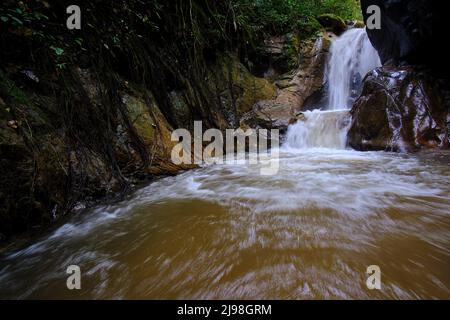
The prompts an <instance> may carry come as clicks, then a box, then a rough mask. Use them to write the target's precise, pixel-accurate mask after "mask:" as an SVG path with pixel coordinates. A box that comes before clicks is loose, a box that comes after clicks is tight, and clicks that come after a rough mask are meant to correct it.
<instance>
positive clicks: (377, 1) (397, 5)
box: [361, 0, 433, 65]
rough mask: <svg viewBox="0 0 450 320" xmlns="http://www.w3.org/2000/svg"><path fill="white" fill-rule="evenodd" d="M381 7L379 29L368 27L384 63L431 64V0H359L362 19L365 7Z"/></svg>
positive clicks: (370, 36) (372, 40) (371, 39)
mask: <svg viewBox="0 0 450 320" xmlns="http://www.w3.org/2000/svg"><path fill="white" fill-rule="evenodd" d="M371 5H377V6H379V7H380V9H381V29H378V30H377V29H373V30H370V29H368V30H367V33H368V35H369V39H370V41H371V42H372V44H373V46H374V47H375V49H377V51H378V53H379V55H380V59H381V62H382V63H383V64H385V63H387V62H389V61H391V62H392V63H393V64H402V63H407V64H411V65H417V64H424V65H431V63H432V61H431V60H430V56H431V53H430V48H432V47H433V43H432V38H431V35H432V24H433V21H432V20H433V16H432V2H431V1H429V0H361V8H362V12H363V15H364V20H365V21H367V18H368V17H369V15H368V14H367V8H368V7H369V6H371Z"/></svg>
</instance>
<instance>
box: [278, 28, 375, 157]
mask: <svg viewBox="0 0 450 320" xmlns="http://www.w3.org/2000/svg"><path fill="white" fill-rule="evenodd" d="M380 65H381V62H380V58H379V56H378V53H377V51H376V50H375V48H374V47H373V46H372V44H371V43H370V41H369V38H368V36H367V33H366V30H365V29H351V30H348V31H347V32H345V33H344V34H343V35H342V36H341V37H339V38H338V39H336V40H335V41H334V42H333V43H332V45H331V54H330V59H329V63H328V67H327V68H326V75H325V81H326V83H327V87H328V95H329V96H328V105H327V106H324V108H323V109H325V110H326V111H320V110H314V111H307V112H305V113H304V115H305V119H304V120H303V121H299V122H297V123H296V124H295V125H293V126H291V127H289V130H288V133H287V139H286V145H287V146H288V147H291V148H300V149H302V148H312V147H318V148H333V149H344V148H345V146H346V140H347V132H348V129H349V125H350V115H349V112H348V109H350V107H351V105H352V104H353V102H354V101H355V99H356V98H357V97H358V95H359V94H360V91H361V86H362V79H363V78H364V76H365V75H366V74H367V72H369V71H370V70H372V69H375V68H376V67H378V66H380Z"/></svg>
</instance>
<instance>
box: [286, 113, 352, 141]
mask: <svg viewBox="0 0 450 320" xmlns="http://www.w3.org/2000/svg"><path fill="white" fill-rule="evenodd" d="M304 115H305V119H304V120H303V121H298V122H297V123H296V124H294V125H292V126H290V127H289V129H288V133H287V138H286V145H287V146H288V147H290V148H295V149H307V148H330V149H345V146H346V143H347V132H348V129H349V126H350V123H351V121H350V120H351V118H350V114H349V112H348V111H347V110H330V111H320V110H314V111H307V112H305V113H304Z"/></svg>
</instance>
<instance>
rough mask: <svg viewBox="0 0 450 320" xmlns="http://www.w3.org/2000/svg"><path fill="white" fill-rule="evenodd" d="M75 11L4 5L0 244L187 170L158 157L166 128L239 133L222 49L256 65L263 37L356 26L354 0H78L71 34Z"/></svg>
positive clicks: (0, 25) (46, 4) (59, 5)
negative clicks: (343, 23) (326, 19)
mask: <svg viewBox="0 0 450 320" xmlns="http://www.w3.org/2000/svg"><path fill="white" fill-rule="evenodd" d="M71 4H74V3H73V1H65V0H63V1H50V0H48V1H44V0H30V1H11V0H4V1H3V2H2V4H1V5H0V47H1V50H0V118H1V125H0V161H1V162H0V179H1V186H0V202H1V204H2V205H1V209H0V240H5V239H8V238H9V237H10V236H11V235H14V234H17V233H20V232H24V231H27V230H28V231H30V230H35V229H41V227H42V226H46V225H49V224H50V223H51V222H53V221H55V220H58V219H59V218H60V217H62V216H64V215H65V214H66V213H67V212H70V211H73V210H74V208H76V207H77V206H78V205H77V204H78V203H79V202H80V201H85V202H86V201H93V200H96V199H100V198H101V199H104V198H105V197H106V196H117V195H118V194H119V195H120V194H122V195H123V194H126V192H127V191H128V190H130V188H131V186H132V185H133V184H135V183H138V182H139V181H147V180H148V179H151V178H152V177H154V176H157V175H160V174H175V173H176V172H177V171H178V170H180V169H184V168H174V167H173V166H171V165H170V164H168V163H167V159H166V158H165V157H166V155H167V150H165V149H164V148H165V146H167V143H165V142H164V140H165V139H167V132H168V130H169V129H170V128H176V127H180V126H189V125H192V124H193V121H194V120H203V123H204V125H205V126H209V127H218V128H222V129H223V128H225V127H227V126H237V125H238V117H239V115H238V110H237V107H236V103H235V95H236V93H235V92H234V90H236V88H235V87H234V86H233V83H232V82H233V77H228V78H227V76H226V74H225V76H224V77H222V76H221V75H220V72H216V71H217V68H216V66H217V64H218V63H219V61H220V60H221V59H223V57H224V56H226V55H227V54H228V55H230V54H231V55H232V56H233V57H235V58H236V59H238V60H239V61H240V63H242V64H243V65H244V66H245V67H247V68H248V69H249V70H252V68H253V66H254V65H257V64H258V63H259V60H258V59H259V53H260V48H261V45H262V44H263V41H264V39H265V38H266V37H267V36H270V35H283V34H287V33H295V34H296V35H298V36H299V37H300V38H308V37H311V36H313V35H314V34H315V33H316V32H317V31H318V30H319V29H320V28H321V26H320V24H319V23H318V21H317V19H316V18H317V17H318V16H319V15H322V14H334V15H337V16H340V17H342V18H343V19H345V20H355V19H360V8H359V1H354V0H345V1H343V0H303V1H302V0H222V1H208V0H175V1H166V0H155V1H143V0H142V1H140V0H119V1H105V0H93V1H86V0H79V1H77V2H76V4H77V5H78V6H79V7H80V8H81V12H82V18H81V21H82V28H81V30H68V29H67V28H66V19H67V17H68V14H66V8H67V7H68V6H69V5H71ZM225 65H226V63H225ZM219 69H220V68H219ZM222 71H223V70H222ZM228 71H229V72H231V70H228ZM224 72H225V73H226V72H227V71H224ZM205 79H209V80H211V79H212V81H209V80H208V81H206V80H205ZM223 79H227V81H228V85H225V86H223V83H221V81H222V82H223ZM224 88H225V89H224ZM224 91H226V93H224ZM175 92H181V93H182V94H181V95H182V99H179V100H174V93H175ZM224 94H225V95H227V96H229V99H225V100H224V99H222V98H221V97H222V96H223V95H224ZM130 101H131V102H130ZM180 101H181V102H182V103H181V104H182V106H183V108H184V109H183V110H182V111H180V106H179V105H178V104H180ZM177 102H178V104H177ZM130 105H132V106H133V108H130ZM136 106H138V107H136ZM136 108H138V109H139V108H141V109H139V110H140V111H139V112H140V113H139V114H138V116H136V115H135V114H134V113H133V112H134V111H133V110H136ZM142 108H143V109H145V110H142ZM180 112H181V116H179V115H178V113H180ZM141 115H144V116H145V117H146V118H145V119H144V122H142V121H141V120H140V119H141V118H140V117H141ZM180 119H181V120H180ZM149 124H150V125H149ZM143 127H145V128H143ZM158 163H159V167H158V165H157V164H158Z"/></svg>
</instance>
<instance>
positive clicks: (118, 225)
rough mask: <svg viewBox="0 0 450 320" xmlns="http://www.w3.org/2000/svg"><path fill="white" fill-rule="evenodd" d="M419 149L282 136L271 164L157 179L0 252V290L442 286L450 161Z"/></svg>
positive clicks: (207, 292) (197, 293)
mask: <svg viewBox="0 0 450 320" xmlns="http://www.w3.org/2000/svg"><path fill="white" fill-rule="evenodd" d="M433 158H434V157H426V158H423V159H422V158H421V157H418V156H411V155H402V154H391V153H384V152H366V153H361V152H356V151H352V150H337V149H311V148H310V149H305V150H301V149H290V148H288V147H286V148H284V149H283V150H282V151H281V153H280V172H279V174H277V175H275V176H262V175H260V172H259V166H258V165H248V166H242V165H233V164H224V165H213V166H209V167H204V168H201V169H198V170H193V171H189V172H186V173H184V174H181V175H179V176H177V177H170V178H165V179H162V180H160V181H157V182H155V183H152V184H151V185H149V186H148V187H145V188H143V189H141V190H139V191H137V192H135V194H133V195H132V196H131V197H130V199H129V200H127V201H124V202H122V203H119V204H115V205H110V206H103V207H99V208H96V209H95V210H92V212H90V213H88V214H83V215H80V216H76V217H74V218H73V219H72V220H71V221H70V222H69V223H67V224H65V225H63V226H62V227H60V228H59V229H58V230H56V231H55V232H54V233H53V234H52V235H50V236H49V237H47V238H45V239H42V240H41V241H39V242H37V243H36V244H34V245H32V246H30V247H28V248H26V249H23V250H21V251H18V252H15V253H13V254H10V255H8V256H6V257H4V258H2V259H1V260H0V298H11V297H15V298H153V299H159V298H188V299H191V298H214V299H217V298H233V299H235V298H245V299H250V298H276V299H279V298H287V299H303V298H307V299H309V298H311V299H316V298H333V299H334V298H338V299H339V298H447V299H448V298H450V292H449V286H450V275H449V272H448V271H449V266H450V255H449V250H448V248H449V241H450V239H449V227H450V217H449V212H450V197H449V195H450V187H449V184H448V181H449V180H450V166H449V163H448V161H447V162H446V161H442V162H439V161H434V160H432V159H433ZM447 159H448V157H447ZM72 264H75V265H79V266H80V268H81V271H82V290H80V291H69V290H68V289H67V288H66V277H67V275H66V273H65V271H66V268H67V267H68V266H69V265H72ZM369 265H378V266H380V268H381V272H382V278H381V281H382V290H380V291H377V290H375V291H371V290H368V289H367V287H366V279H367V277H368V275H366V273H365V272H366V268H367V267H368V266H369Z"/></svg>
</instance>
